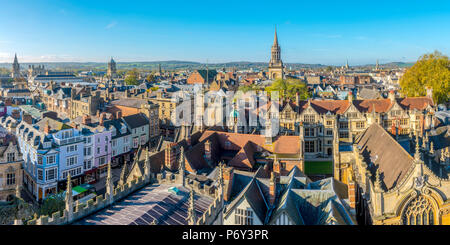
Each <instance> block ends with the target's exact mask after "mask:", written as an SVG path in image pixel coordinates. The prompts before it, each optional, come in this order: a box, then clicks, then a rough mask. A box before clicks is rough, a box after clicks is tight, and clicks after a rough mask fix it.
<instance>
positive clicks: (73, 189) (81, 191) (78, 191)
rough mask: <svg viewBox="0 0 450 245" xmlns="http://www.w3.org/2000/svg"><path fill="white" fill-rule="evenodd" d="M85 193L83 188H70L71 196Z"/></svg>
mask: <svg viewBox="0 0 450 245" xmlns="http://www.w3.org/2000/svg"><path fill="white" fill-rule="evenodd" d="M85 191H87V190H86V189H84V188H83V187H81V186H75V187H74V188H72V194H74V192H77V193H76V194H75V195H78V194H80V193H83V192H85ZM75 195H74V196H75Z"/></svg>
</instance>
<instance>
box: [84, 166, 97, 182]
mask: <svg viewBox="0 0 450 245" xmlns="http://www.w3.org/2000/svg"><path fill="white" fill-rule="evenodd" d="M97 180H98V178H97V168H93V169H91V170H89V171H86V172H84V183H88V184H93V183H95V182H97Z"/></svg>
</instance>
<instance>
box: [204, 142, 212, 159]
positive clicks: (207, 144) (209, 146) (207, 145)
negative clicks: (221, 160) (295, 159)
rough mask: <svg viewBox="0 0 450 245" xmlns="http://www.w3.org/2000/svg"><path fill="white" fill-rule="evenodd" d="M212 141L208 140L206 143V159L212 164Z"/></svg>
mask: <svg viewBox="0 0 450 245" xmlns="http://www.w3.org/2000/svg"><path fill="white" fill-rule="evenodd" d="M211 151H212V150H211V140H207V141H206V142H205V157H206V161H208V162H212V154H211Z"/></svg>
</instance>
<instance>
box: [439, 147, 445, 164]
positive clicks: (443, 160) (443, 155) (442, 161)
mask: <svg viewBox="0 0 450 245" xmlns="http://www.w3.org/2000/svg"><path fill="white" fill-rule="evenodd" d="M439 160H440V162H441V164H443V163H445V152H444V149H442V150H441V158H440V159H439Z"/></svg>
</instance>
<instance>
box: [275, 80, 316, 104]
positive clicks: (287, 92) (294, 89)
mask: <svg viewBox="0 0 450 245" xmlns="http://www.w3.org/2000/svg"><path fill="white" fill-rule="evenodd" d="M266 91H267V92H272V91H278V92H279V93H280V97H281V98H288V99H291V100H295V97H296V94H297V93H298V94H299V95H300V99H301V100H306V99H307V98H308V97H309V93H308V88H307V87H306V83H305V82H303V81H301V80H299V79H294V78H288V79H277V80H275V81H274V82H273V83H272V85H270V86H269V87H266Z"/></svg>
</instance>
